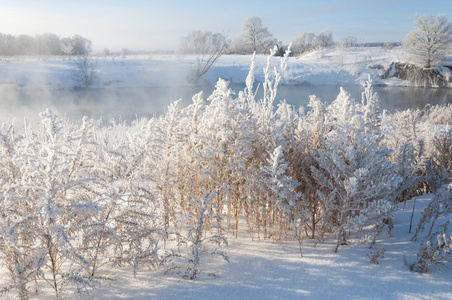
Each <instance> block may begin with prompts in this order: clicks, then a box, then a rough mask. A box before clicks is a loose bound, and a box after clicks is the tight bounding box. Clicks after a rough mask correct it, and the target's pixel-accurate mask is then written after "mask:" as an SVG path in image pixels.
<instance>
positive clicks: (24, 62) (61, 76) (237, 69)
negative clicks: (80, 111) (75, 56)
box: [0, 48, 411, 90]
mask: <svg viewBox="0 0 452 300" xmlns="http://www.w3.org/2000/svg"><path fill="white" fill-rule="evenodd" d="M194 60H195V57H193V56H178V55H140V56H127V57H124V58H122V57H93V58H92V61H95V62H96V63H97V65H96V72H95V75H94V79H93V84H92V86H91V87H92V88H121V87H152V86H186V85H190V83H188V81H187V76H188V74H189V73H190V71H191V70H192V67H193V64H194ZM403 60H404V54H403V50H401V49H395V50H380V49H379V48H367V49H356V50H321V51H316V52H312V53H309V54H306V55H304V56H302V57H291V58H290V59H289V62H288V67H287V70H286V72H285V73H284V75H283V78H282V81H281V84H284V85H288V84H289V85H292V84H293V85H297V84H310V85H337V86H348V85H362V84H363V83H364V82H365V81H366V80H367V79H368V76H369V75H370V77H371V79H372V80H373V83H374V84H376V85H388V86H407V85H408V86H409V85H411V84H410V83H408V82H406V81H403V80H400V79H395V78H391V79H386V80H382V79H380V78H379V75H381V74H382V72H383V70H381V67H383V68H385V69H387V68H388V67H389V66H390V64H391V63H392V62H399V61H403ZM279 62H280V59H279V57H274V58H272V64H273V65H274V66H278V65H279ZM250 63H251V56H248V55H225V56H222V57H221V58H220V59H219V60H218V61H217V63H216V64H215V65H214V66H213V67H212V68H211V69H210V70H209V71H208V72H207V73H206V74H205V75H204V76H203V77H202V78H201V79H200V81H199V82H198V84H210V85H214V84H215V83H216V81H217V80H218V78H223V79H226V80H228V81H230V82H232V83H244V82H245V79H246V76H247V74H248V72H249V67H250ZM266 63H267V57H266V56H265V55H258V56H257V57H256V70H255V79H256V81H257V82H263V80H264V78H263V68H264V66H265V65H266ZM376 66H379V67H380V69H378V68H375V67H376ZM73 68H74V64H73V62H72V61H70V60H69V59H67V58H65V57H64V58H62V57H53V58H44V57H40V58H37V57H3V58H0V89H20V90H23V89H70V88H73V87H76V86H80V83H78V82H77V81H76V80H75V79H74V78H73V76H72V75H73Z"/></svg>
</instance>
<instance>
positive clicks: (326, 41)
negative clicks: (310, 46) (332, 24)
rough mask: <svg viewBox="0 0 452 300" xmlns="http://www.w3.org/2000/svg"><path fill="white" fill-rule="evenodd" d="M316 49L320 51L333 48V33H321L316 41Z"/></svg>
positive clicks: (325, 31) (326, 30) (323, 31)
mask: <svg viewBox="0 0 452 300" xmlns="http://www.w3.org/2000/svg"><path fill="white" fill-rule="evenodd" d="M315 44H316V48H318V49H326V48H330V47H331V46H333V44H334V41H333V33H332V32H331V31H329V30H328V29H325V30H322V31H320V33H319V35H318V36H317V37H316V40H315Z"/></svg>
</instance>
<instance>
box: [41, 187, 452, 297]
mask: <svg viewBox="0 0 452 300" xmlns="http://www.w3.org/2000/svg"><path fill="white" fill-rule="evenodd" d="M431 197H432V196H431V195H427V196H423V197H420V198H418V199H417V200H416V205H415V214H414V218H413V229H412V233H411V234H409V233H408V230H409V227H410V219H411V213H412V207H413V200H411V201H408V202H407V203H406V205H405V208H404V205H403V204H402V205H400V207H399V210H398V212H397V213H396V214H395V218H394V228H393V230H392V233H391V235H389V234H388V233H387V229H386V228H385V229H384V231H383V233H382V234H381V235H380V237H379V239H378V241H377V243H376V245H375V246H374V248H373V249H369V248H368V244H366V245H364V246H357V245H355V246H353V245H352V246H343V247H341V248H339V251H338V253H336V254H335V253H334V247H335V245H334V242H333V241H331V240H327V242H325V243H324V244H318V245H317V246H314V243H313V242H312V241H311V240H304V241H303V258H301V257H300V252H299V249H298V243H297V242H296V241H290V242H277V243H274V244H273V243H272V242H271V241H268V240H267V241H251V239H250V238H249V237H248V235H247V234H246V233H245V232H242V233H241V234H240V233H239V237H238V238H237V239H236V238H235V237H232V236H229V237H228V240H229V246H228V247H226V248H225V249H224V250H225V251H226V253H227V254H228V256H229V259H230V263H227V262H225V261H223V260H222V259H219V258H218V257H212V258H210V257H208V258H206V259H205V260H204V261H202V262H201V263H202V265H201V269H202V271H203V273H202V274H201V276H200V277H199V278H197V279H195V280H194V281H190V280H185V279H183V278H182V277H181V274H178V272H179V273H180V272H181V273H182V274H183V272H184V269H183V267H184V265H182V268H181V269H174V270H171V271H169V272H167V273H166V271H168V269H167V268H166V267H165V268H162V269H161V270H157V271H154V272H149V271H142V272H140V273H138V274H137V277H136V278H134V276H133V275H132V271H131V270H130V269H118V268H114V269H110V270H109V272H110V275H111V276H112V278H114V279H115V281H114V282H113V283H112V284H111V285H109V284H108V283H105V284H104V285H102V286H100V287H99V288H97V289H96V290H94V291H91V292H90V294H89V295H88V296H86V299H452V271H451V270H447V269H442V270H441V271H438V270H436V268H434V267H433V266H432V271H431V272H430V273H428V274H419V273H414V272H411V271H410V270H409V268H408V266H405V265H404V262H403V258H402V257H403V256H405V257H406V260H407V261H408V263H412V262H413V261H414V260H415V257H416V253H417V251H418V249H419V240H420V239H421V238H422V237H420V239H419V240H418V241H417V242H412V241H411V237H412V236H413V232H414V230H415V229H416V226H417V224H418V222H419V218H420V216H421V215H420V212H421V210H422V209H423V208H424V207H425V206H426V205H427V204H428V202H429V201H430V200H431ZM381 246H383V247H384V249H385V253H384V258H381V259H380V260H379V264H373V263H371V262H370V258H369V257H368V255H371V253H372V252H373V251H375V248H378V247H381ZM167 267H168V266H167ZM40 297H42V295H41V296H40Z"/></svg>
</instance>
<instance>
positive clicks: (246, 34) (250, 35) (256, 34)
mask: <svg viewBox="0 0 452 300" xmlns="http://www.w3.org/2000/svg"><path fill="white" fill-rule="evenodd" d="M241 36H242V39H243V41H244V42H245V46H246V47H247V49H248V53H253V52H256V53H265V52H266V51H268V50H270V49H271V48H273V46H274V45H275V44H277V40H276V39H275V38H274V37H273V35H272V34H271V33H270V32H269V31H268V29H267V27H264V26H263V23H262V20H261V19H260V18H258V17H254V16H252V17H248V18H246V19H245V20H244V21H243V23H242V33H241Z"/></svg>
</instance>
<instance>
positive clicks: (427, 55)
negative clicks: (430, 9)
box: [403, 15, 452, 68]
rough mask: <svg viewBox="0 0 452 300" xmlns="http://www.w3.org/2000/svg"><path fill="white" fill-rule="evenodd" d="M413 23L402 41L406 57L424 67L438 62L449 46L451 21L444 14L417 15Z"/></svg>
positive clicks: (451, 33) (451, 40)
mask: <svg viewBox="0 0 452 300" xmlns="http://www.w3.org/2000/svg"><path fill="white" fill-rule="evenodd" d="M414 25H415V29H414V30H413V31H411V32H410V33H408V35H407V36H406V38H405V40H404V42H403V47H404V48H405V49H406V51H407V53H408V55H409V57H408V58H409V59H410V60H411V61H413V62H414V63H415V64H418V65H420V66H422V67H425V68H430V67H432V66H435V65H438V64H440V63H441V62H442V61H443V59H444V58H445V56H446V55H447V53H448V51H449V50H450V47H451V43H452V23H451V22H450V21H448V20H447V17H446V16H445V15H438V16H436V17H434V16H420V15H417V16H416V17H415V19H414Z"/></svg>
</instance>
